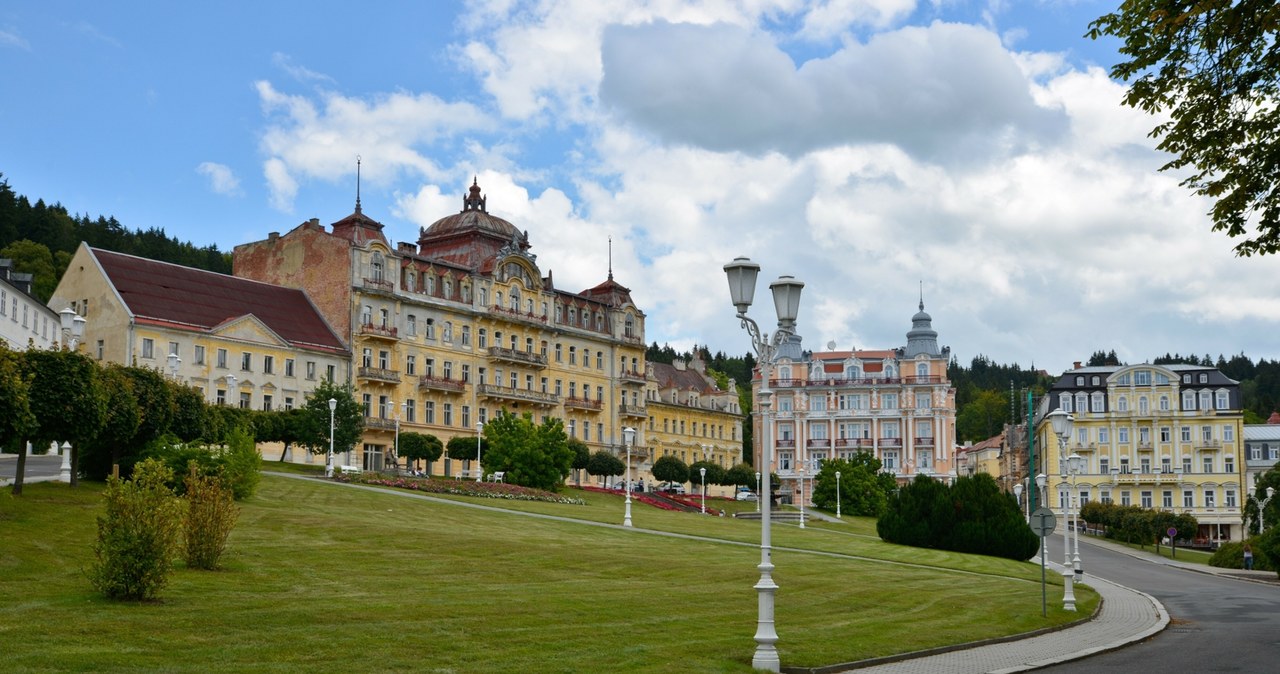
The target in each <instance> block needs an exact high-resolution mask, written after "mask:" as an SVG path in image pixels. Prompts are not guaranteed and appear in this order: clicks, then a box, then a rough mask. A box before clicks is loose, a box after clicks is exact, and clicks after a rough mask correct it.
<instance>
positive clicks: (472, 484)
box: [333, 475, 587, 505]
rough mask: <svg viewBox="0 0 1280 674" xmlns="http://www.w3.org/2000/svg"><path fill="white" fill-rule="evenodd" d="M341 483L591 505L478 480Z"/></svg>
mask: <svg viewBox="0 0 1280 674" xmlns="http://www.w3.org/2000/svg"><path fill="white" fill-rule="evenodd" d="M333 479H334V480H336V481H338V482H351V483H355V484H368V485H374V486H378V487H395V488H397V489H411V490H413V491H421V492H426V493H428V494H455V495H458V496H475V497H478V498H500V499H507V500H509V501H541V502H543V503H564V504H566V505H586V504H587V502H586V501H584V500H582V499H580V498H573V497H572V496H561V495H560V494H555V493H552V492H549V491H543V490H541V489H530V488H529V487H521V486H518V485H514V484H504V483H502V482H476V481H474V480H450V479H432V478H420V477H382V476H378V475H334V476H333Z"/></svg>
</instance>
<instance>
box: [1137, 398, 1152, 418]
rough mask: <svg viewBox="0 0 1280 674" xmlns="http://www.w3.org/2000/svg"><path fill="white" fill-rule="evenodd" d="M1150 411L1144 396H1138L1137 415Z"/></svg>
mask: <svg viewBox="0 0 1280 674" xmlns="http://www.w3.org/2000/svg"><path fill="white" fill-rule="evenodd" d="M1150 411H1151V405H1150V403H1148V402H1147V397H1146V396H1138V414H1147V413H1149V412H1150Z"/></svg>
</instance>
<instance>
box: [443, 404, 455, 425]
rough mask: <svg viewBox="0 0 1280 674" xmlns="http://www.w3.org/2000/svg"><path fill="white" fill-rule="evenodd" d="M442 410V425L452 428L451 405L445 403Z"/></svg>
mask: <svg viewBox="0 0 1280 674" xmlns="http://www.w3.org/2000/svg"><path fill="white" fill-rule="evenodd" d="M443 410H444V425H445V426H452V425H453V403H445V404H444V407H443Z"/></svg>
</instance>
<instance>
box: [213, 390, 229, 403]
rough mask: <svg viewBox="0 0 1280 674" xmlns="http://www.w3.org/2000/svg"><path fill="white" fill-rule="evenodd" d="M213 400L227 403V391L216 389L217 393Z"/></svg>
mask: <svg viewBox="0 0 1280 674" xmlns="http://www.w3.org/2000/svg"><path fill="white" fill-rule="evenodd" d="M214 400H215V401H216V402H217V403H218V404H219V405H226V404H227V391H226V390H225V389H218V394H217V396H216V397H215V398H214Z"/></svg>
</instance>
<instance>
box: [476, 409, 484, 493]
mask: <svg viewBox="0 0 1280 674" xmlns="http://www.w3.org/2000/svg"><path fill="white" fill-rule="evenodd" d="M483 431H484V424H483V423H481V422H477V423H476V482H479V481H480V475H481V473H480V434H481V433H482V432H483Z"/></svg>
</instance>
